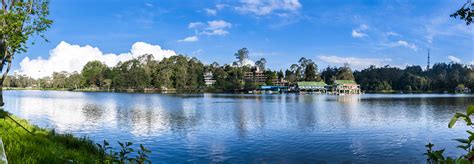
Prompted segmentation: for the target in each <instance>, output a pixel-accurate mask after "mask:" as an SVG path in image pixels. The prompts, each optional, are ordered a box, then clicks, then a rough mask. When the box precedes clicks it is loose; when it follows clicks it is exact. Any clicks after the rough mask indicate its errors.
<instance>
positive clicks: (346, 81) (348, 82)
mask: <svg viewBox="0 0 474 164" xmlns="http://www.w3.org/2000/svg"><path fill="white" fill-rule="evenodd" d="M334 84H357V83H356V82H355V81H354V80H336V81H335V82H334Z"/></svg>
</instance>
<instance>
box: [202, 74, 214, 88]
mask: <svg viewBox="0 0 474 164" xmlns="http://www.w3.org/2000/svg"><path fill="white" fill-rule="evenodd" d="M215 83H216V80H214V76H213V75H212V72H206V73H204V84H206V86H208V87H210V86H213V85H214V84H215Z"/></svg>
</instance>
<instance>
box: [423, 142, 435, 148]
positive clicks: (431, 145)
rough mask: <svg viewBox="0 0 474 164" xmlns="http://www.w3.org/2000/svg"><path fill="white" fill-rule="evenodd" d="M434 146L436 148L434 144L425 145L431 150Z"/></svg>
mask: <svg viewBox="0 0 474 164" xmlns="http://www.w3.org/2000/svg"><path fill="white" fill-rule="evenodd" d="M433 146H434V144H432V143H431V142H430V143H428V144H427V145H425V147H427V148H431V147H433Z"/></svg>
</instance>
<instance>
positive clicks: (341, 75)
mask: <svg viewBox="0 0 474 164" xmlns="http://www.w3.org/2000/svg"><path fill="white" fill-rule="evenodd" d="M336 79H337V80H354V75H353V74H352V70H351V68H350V67H349V65H348V64H344V66H343V67H341V68H339V70H338V72H337V74H336Z"/></svg>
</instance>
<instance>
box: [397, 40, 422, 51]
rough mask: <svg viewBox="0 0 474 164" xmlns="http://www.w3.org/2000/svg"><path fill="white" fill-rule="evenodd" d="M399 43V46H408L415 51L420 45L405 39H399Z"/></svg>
mask: <svg viewBox="0 0 474 164" xmlns="http://www.w3.org/2000/svg"><path fill="white" fill-rule="evenodd" d="M397 45H398V46H404V47H408V48H410V49H412V50H414V51H418V47H417V46H416V45H415V44H413V43H408V42H407V41H404V40H399V41H397Z"/></svg>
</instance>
